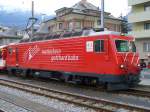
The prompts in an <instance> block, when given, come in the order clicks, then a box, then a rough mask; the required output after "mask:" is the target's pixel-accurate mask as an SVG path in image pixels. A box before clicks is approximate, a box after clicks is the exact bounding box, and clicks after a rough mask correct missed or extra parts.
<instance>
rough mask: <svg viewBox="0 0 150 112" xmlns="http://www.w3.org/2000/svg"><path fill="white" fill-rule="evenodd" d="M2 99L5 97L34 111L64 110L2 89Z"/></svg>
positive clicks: (57, 111)
mask: <svg viewBox="0 0 150 112" xmlns="http://www.w3.org/2000/svg"><path fill="white" fill-rule="evenodd" d="M0 99H3V100H5V101H7V102H10V103H13V104H15V105H17V106H20V107H24V108H26V109H28V110H30V111H32V112H62V111H59V110H56V109H54V108H50V107H47V106H45V105H42V104H38V103H36V102H32V101H29V100H27V99H23V98H21V97H18V96H15V95H11V94H7V93H4V92H1V91H0Z"/></svg>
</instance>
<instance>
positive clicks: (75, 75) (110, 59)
mask: <svg viewBox="0 0 150 112" xmlns="http://www.w3.org/2000/svg"><path fill="white" fill-rule="evenodd" d="M79 34H80V35H79ZM42 39H43V40H42ZM7 55H8V56H7V69H8V71H9V72H11V73H12V72H13V73H14V72H18V71H20V73H21V74H22V75H29V74H30V75H34V76H39V77H42V76H43V77H48V78H57V79H61V80H65V81H73V82H80V83H81V82H84V83H96V84H106V85H107V87H108V88H112V87H119V88H120V87H121V88H122V87H123V88H126V87H128V86H130V85H134V84H137V83H138V82H139V73H140V68H139V56H138V53H136V48H135V45H134V39H133V37H128V36H121V35H120V33H115V32H111V31H104V32H94V31H91V30H89V31H88V30H87V31H83V32H75V33H72V32H71V33H67V34H53V35H49V36H47V37H43V38H38V37H37V38H32V39H30V40H29V42H26V41H22V42H21V43H18V44H16V45H10V46H9V47H8V54H7ZM118 85H119V86H118Z"/></svg>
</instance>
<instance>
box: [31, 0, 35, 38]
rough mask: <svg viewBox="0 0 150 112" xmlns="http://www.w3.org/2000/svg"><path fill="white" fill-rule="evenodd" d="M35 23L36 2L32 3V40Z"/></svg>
mask: <svg viewBox="0 0 150 112" xmlns="http://www.w3.org/2000/svg"><path fill="white" fill-rule="evenodd" d="M34 23H35V20H34V1H32V17H31V38H32V37H33V35H34Z"/></svg>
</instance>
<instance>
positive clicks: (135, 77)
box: [114, 36, 140, 86]
mask: <svg viewBox="0 0 150 112" xmlns="http://www.w3.org/2000/svg"><path fill="white" fill-rule="evenodd" d="M114 46H115V47H114V50H115V52H116V53H115V57H116V64H117V67H118V71H117V74H118V75H122V76H123V77H124V80H125V81H126V83H128V84H129V85H132V86H133V85H136V84H138V83H139V82H140V80H139V77H140V76H139V74H140V63H139V54H138V53H137V52H136V46H135V44H134V39H133V38H132V37H129V36H116V37H115V38H114Z"/></svg>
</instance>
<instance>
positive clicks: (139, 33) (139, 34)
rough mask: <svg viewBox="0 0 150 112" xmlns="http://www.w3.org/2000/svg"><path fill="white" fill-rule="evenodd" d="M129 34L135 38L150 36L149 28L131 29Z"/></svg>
mask: <svg viewBox="0 0 150 112" xmlns="http://www.w3.org/2000/svg"><path fill="white" fill-rule="evenodd" d="M129 35H132V36H134V37H135V38H136V39H142V38H150V30H141V31H132V32H130V33H129Z"/></svg>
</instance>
